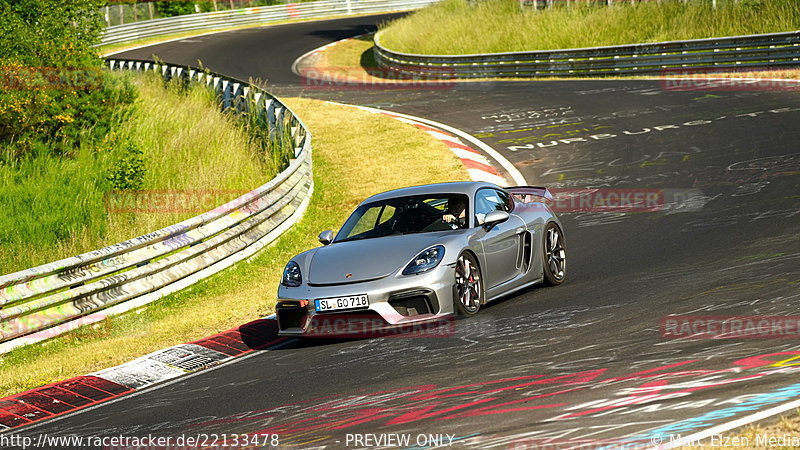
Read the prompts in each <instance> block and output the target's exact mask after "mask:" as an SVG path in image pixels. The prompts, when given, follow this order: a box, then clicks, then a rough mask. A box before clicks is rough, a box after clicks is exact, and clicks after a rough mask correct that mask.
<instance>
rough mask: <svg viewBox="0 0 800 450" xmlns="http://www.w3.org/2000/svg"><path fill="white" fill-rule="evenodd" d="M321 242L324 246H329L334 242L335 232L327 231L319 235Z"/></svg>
mask: <svg viewBox="0 0 800 450" xmlns="http://www.w3.org/2000/svg"><path fill="white" fill-rule="evenodd" d="M319 241H320V242H322V245H329V244H330V243H331V242H333V231H331V230H325V231H323V232H322V233H320V234H319Z"/></svg>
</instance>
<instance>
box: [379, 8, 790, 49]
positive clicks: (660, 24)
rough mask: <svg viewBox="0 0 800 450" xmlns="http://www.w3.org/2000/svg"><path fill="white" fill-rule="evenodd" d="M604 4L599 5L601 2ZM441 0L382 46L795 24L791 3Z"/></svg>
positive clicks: (726, 32)
mask: <svg viewBox="0 0 800 450" xmlns="http://www.w3.org/2000/svg"><path fill="white" fill-rule="evenodd" d="M602 3H605V2H602ZM553 4H554V5H555V6H554V7H552V8H547V9H541V7H540V9H538V10H534V9H533V8H532V7H525V8H524V9H523V8H521V7H520V2H518V1H516V0H442V1H441V2H437V3H435V4H433V5H431V6H428V7H426V8H423V9H421V10H419V11H417V12H415V13H413V14H411V15H409V16H407V17H403V18H400V19H397V20H395V21H392V22H390V23H388V24H384V25H383V26H382V27H381V30H382V31H383V32H382V34H381V45H383V46H385V47H387V48H390V49H392V50H394V51H399V52H406V53H420V54H430V55H458V54H472V53H499V52H519V51H530V50H551V49H567V48H579V47H594V46H604V45H618V44H635V43H646V42H660V41H670V40H683V39H697V38H708V37H719V36H734V35H745V34H758V33H771V32H780V31H793V30H797V29H800V2H798V1H797V0H740V1H738V2H734V1H733V0H718V1H717V8H716V9H712V7H711V2H710V1H700V0H690V1H689V2H686V3H684V2H682V1H677V0H664V1H661V2H652V1H651V2H637V3H635V4H633V5H631V4H629V3H628V2H623V1H619V2H615V5H614V6H611V7H608V6H605V5H603V4H601V2H596V1H592V2H591V3H590V4H589V5H588V6H587V5H586V2H584V1H575V2H570V4H569V7H567V3H566V2H564V1H561V2H553Z"/></svg>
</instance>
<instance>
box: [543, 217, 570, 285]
mask: <svg viewBox="0 0 800 450" xmlns="http://www.w3.org/2000/svg"><path fill="white" fill-rule="evenodd" d="M542 265H543V266H544V267H543V271H544V282H545V284H547V285H550V286H557V285H559V284H561V283H563V282H564V279H565V278H566V277H567V244H566V241H565V240H564V233H563V232H562V231H561V227H559V226H558V225H557V224H556V223H554V222H550V223H548V224H547V226H546V227H545V229H544V242H542Z"/></svg>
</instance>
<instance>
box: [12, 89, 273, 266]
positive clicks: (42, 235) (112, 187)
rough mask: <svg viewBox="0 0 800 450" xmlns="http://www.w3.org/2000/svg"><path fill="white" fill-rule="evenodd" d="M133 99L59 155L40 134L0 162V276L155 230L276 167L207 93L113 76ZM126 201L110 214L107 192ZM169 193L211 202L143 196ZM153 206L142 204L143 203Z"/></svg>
mask: <svg viewBox="0 0 800 450" xmlns="http://www.w3.org/2000/svg"><path fill="white" fill-rule="evenodd" d="M116 79H117V81H118V82H123V83H126V84H128V87H127V89H130V90H132V91H134V92H136V100H135V101H133V102H132V103H131V104H130V105H125V107H124V108H123V109H122V110H120V109H117V110H112V111H111V112H110V114H111V115H112V117H113V120H111V121H110V122H109V129H108V130H105V132H104V133H103V134H102V136H99V135H94V136H93V135H92V132H91V131H90V130H88V129H83V130H81V131H80V133H82V139H81V140H80V141H79V142H78V143H76V145H75V146H74V148H71V149H70V150H69V152H67V153H65V154H54V152H53V151H52V147H50V146H51V145H52V144H51V142H50V141H48V140H46V139H42V138H40V137H39V139H38V142H36V144H35V145H36V147H35V149H34V150H33V151H30V152H27V153H25V154H22V155H18V156H16V157H13V158H8V159H7V160H6V161H4V162H3V163H2V164H0V199H2V205H3V210H4V214H3V215H2V216H0V242H2V245H0V274H6V273H11V272H14V271H17V270H22V269H26V268H29V267H34V266H37V265H40V264H44V263H47V262H51V261H56V260H58V259H61V258H66V257H69V256H75V255H78V254H81V253H84V252H88V251H91V250H95V249H98V248H102V247H105V246H107V245H111V244H115V243H117V242H122V241H125V240H127V239H131V238H133V237H136V236H139V235H142V234H145V233H148V232H151V231H155V230H158V229H160V228H163V227H166V226H168V225H171V224H174V223H177V222H180V221H181V220H184V219H187V218H189V217H192V216H195V215H198V214H200V213H202V212H205V210H210V209H213V208H214V207H216V206H218V205H219V204H222V203H224V202H226V201H229V200H232V199H233V198H236V197H238V196H239V195H242V194H244V193H245V192H248V191H250V190H252V189H254V188H256V187H257V186H259V185H261V184H263V183H266V182H267V181H269V180H270V179H271V178H272V177H274V176H275V174H277V173H278V171H279V170H278V169H279V167H276V165H275V164H274V163H273V161H272V160H271V159H270V158H268V157H265V156H264V153H263V152H262V151H261V150H260V147H259V145H258V143H257V142H256V141H254V139H253V138H251V136H250V135H249V134H248V133H247V131H246V130H245V129H244V127H242V126H240V125H238V124H237V123H236V122H235V120H234V118H233V117H231V116H228V115H226V114H223V113H222V112H220V111H219V109H218V108H217V106H216V105H215V102H214V101H213V98H212V96H210V95H209V94H208V91H207V90H205V89H203V88H201V87H195V88H192V89H189V90H184V89H181V88H180V87H178V86H176V85H175V83H170V84H169V85H165V84H164V83H163V81H162V80H161V79H160V78H158V77H156V76H154V75H150V76H138V77H134V76H132V74H125V75H119V76H118V77H117V78H116ZM112 191H115V192H120V191H121V192H122V195H123V197H122V198H123V199H126V200H128V201H127V202H126V203H124V204H123V205H122V206H123V208H119V207H115V206H114V204H113V203H111V202H110V201H109V198H110V197H109V195H111V192H112ZM150 192H172V193H175V195H178V196H181V195H182V196H183V197H182V198H188V199H190V200H191V199H195V198H198V197H200V192H202V193H204V198H210V199H213V202H208V204H204V203H200V204H199V205H198V206H201V207H204V208H205V209H202V208H201V210H197V209H196V208H194V205H195V204H197V203H195V204H192V206H193V207H192V208H171V207H169V206H163V205H162V204H160V203H159V202H157V201H156V200H157V198H156V197H149V196H148V193H150ZM149 198H152V199H153V200H151V201H149V200H148V199H149Z"/></svg>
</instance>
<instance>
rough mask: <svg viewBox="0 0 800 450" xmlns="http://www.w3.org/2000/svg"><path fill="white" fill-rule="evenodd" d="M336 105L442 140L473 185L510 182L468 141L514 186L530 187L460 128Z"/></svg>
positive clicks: (506, 162) (499, 158)
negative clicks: (386, 117) (505, 175)
mask: <svg viewBox="0 0 800 450" xmlns="http://www.w3.org/2000/svg"><path fill="white" fill-rule="evenodd" d="M329 103H332V104H336V105H345V106H351V107H353V108H358V109H360V110H362V111H366V112H369V113H372V114H381V115H384V116H388V117H391V118H393V119H396V120H399V121H401V122H403V123H407V124H409V125H412V126H414V127H416V128H419V129H420V130H422V131H425V132H426V133H428V134H429V135H431V136H432V137H434V138H435V139H438V140H439V141H441V142H442V143H444V144H445V145H447V147H448V148H449V149H450V151H452V152H453V153H454V154H455V155H456V156H457V157H458V158H459V159H460V160H461V163H462V164H463V165H464V167H465V168H466V169H467V173H469V176H470V178H472V180H473V181H487V182H489V183H494V184H496V185H498V186H509V185H510V183H509V180H507V179H506V178H505V177H504V176H503V175H501V174H500V172H499V171H498V170H497V169H495V167H494V166H493V165H492V163H491V162H490V161H489V158H487V157H486V156H484V155H483V154H481V153H480V152H479V151H477V150H475V149H474V148H473V147H470V146H469V145H467V144H465V143H464V141H467V142H469V143H471V144H473V145H474V146H476V147H478V148H480V149H481V150H483V151H484V152H485V153H487V154H488V155H489V156H491V157H492V159H494V160H495V161H497V162H498V163H499V164H500V165H501V166H503V168H504V169H505V170H506V172H507V173H508V176H509V177H511V179H512V180H511V181H513V184H516V185H520V186H526V185H527V184H528V183H527V181H526V180H525V177H523V176H522V174H521V173H520V172H519V170H517V168H516V167H514V165H513V164H512V163H511V162H510V161H508V160H507V159H505V158H504V157H503V156H502V155H500V153H498V152H497V151H496V150H494V149H492V148H491V147H489V146H488V145H486V144H484V143H483V142H481V141H479V140H478V139H476V138H474V137H472V136H470V135H469V134H467V133H465V132H463V131H461V130H458V129H457V128H453V127H450V126H448V125H444V124H441V123H438V122H434V121H432V120H429V119H423V118H421V117H414V116H410V115H408V114H400V113H396V112H391V111H383V110H380V109H375V108H370V107H367V106H358V105H346V104H343V103H334V102H329Z"/></svg>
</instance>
